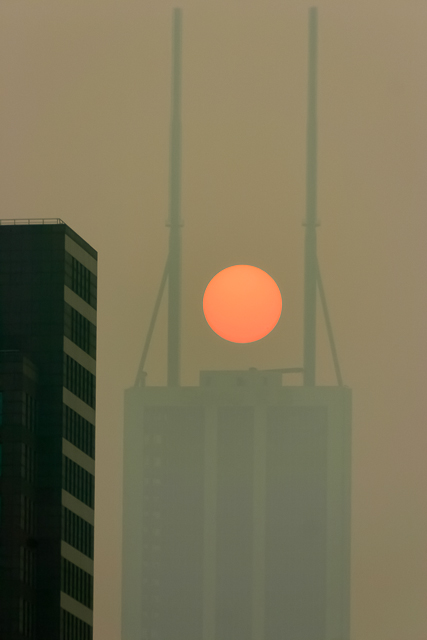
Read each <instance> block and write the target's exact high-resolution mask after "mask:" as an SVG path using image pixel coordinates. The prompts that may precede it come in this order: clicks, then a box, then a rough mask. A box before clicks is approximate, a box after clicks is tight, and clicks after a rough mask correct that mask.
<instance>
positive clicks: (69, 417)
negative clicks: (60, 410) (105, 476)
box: [63, 404, 95, 459]
mask: <svg viewBox="0 0 427 640" xmlns="http://www.w3.org/2000/svg"><path fill="white" fill-rule="evenodd" d="M63 425H64V430H63V435H64V438H65V439H66V440H68V441H69V442H71V443H72V444H73V445H74V446H75V447H77V448H78V449H81V451H83V452H84V453H86V455H88V456H90V457H91V458H93V459H95V425H94V424H92V423H91V422H88V420H85V419H84V418H82V416H81V415H79V414H78V413H76V412H75V411H73V410H72V409H70V407H68V406H67V405H66V404H64V422H63Z"/></svg>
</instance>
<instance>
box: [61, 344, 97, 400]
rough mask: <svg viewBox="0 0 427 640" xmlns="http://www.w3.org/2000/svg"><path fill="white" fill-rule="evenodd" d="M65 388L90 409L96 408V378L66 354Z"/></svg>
mask: <svg viewBox="0 0 427 640" xmlns="http://www.w3.org/2000/svg"><path fill="white" fill-rule="evenodd" d="M64 386H65V387H66V388H67V389H69V391H71V393H74V395H76V396H77V397H78V398H80V399H81V400H83V402H86V404H88V405H89V406H90V407H92V408H93V409H94V408H95V387H96V385H95V376H94V375H92V373H90V371H88V370H87V369H85V368H84V367H82V365H81V364H79V363H78V362H76V361H75V360H73V358H71V357H70V356H69V355H66V354H64Z"/></svg>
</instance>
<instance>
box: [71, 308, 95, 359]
mask: <svg viewBox="0 0 427 640" xmlns="http://www.w3.org/2000/svg"><path fill="white" fill-rule="evenodd" d="M64 333H65V335H66V336H67V338H70V340H72V341H73V342H74V343H75V344H76V345H77V346H78V347H80V349H83V351H86V353H88V354H89V355H90V356H91V357H92V358H96V326H95V325H94V324H92V322H90V320H88V319H87V318H85V317H84V316H82V314H81V313H79V312H78V311H77V310H76V309H74V308H73V307H71V306H70V305H69V304H65V323H64Z"/></svg>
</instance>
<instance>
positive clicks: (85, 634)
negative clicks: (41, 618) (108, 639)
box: [61, 609, 93, 640]
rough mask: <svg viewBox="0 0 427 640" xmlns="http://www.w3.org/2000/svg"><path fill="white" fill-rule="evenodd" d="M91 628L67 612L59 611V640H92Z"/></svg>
mask: <svg viewBox="0 0 427 640" xmlns="http://www.w3.org/2000/svg"><path fill="white" fill-rule="evenodd" d="M92 638H93V628H92V627H91V626H90V625H89V624H86V622H83V620H80V618H76V616H73V614H72V613H70V612H69V611H65V610H64V609H61V640H92Z"/></svg>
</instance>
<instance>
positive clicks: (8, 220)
mask: <svg viewBox="0 0 427 640" xmlns="http://www.w3.org/2000/svg"><path fill="white" fill-rule="evenodd" d="M11 224H12V225H21V224H65V222H64V221H63V220H61V218H4V219H3V220H0V226H1V225H11Z"/></svg>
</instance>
